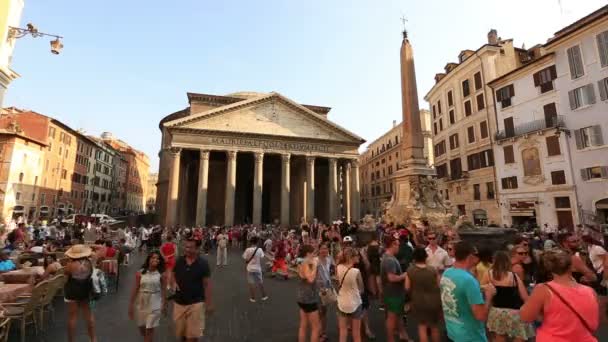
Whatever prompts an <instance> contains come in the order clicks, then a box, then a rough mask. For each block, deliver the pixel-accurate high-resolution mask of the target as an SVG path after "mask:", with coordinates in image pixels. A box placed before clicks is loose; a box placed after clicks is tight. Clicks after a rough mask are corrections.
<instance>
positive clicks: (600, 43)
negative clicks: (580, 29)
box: [596, 31, 608, 68]
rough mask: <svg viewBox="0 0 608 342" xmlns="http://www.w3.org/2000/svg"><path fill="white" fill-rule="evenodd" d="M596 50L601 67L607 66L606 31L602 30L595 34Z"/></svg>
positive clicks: (607, 39) (607, 41) (607, 36)
mask: <svg viewBox="0 0 608 342" xmlns="http://www.w3.org/2000/svg"><path fill="white" fill-rule="evenodd" d="M596 39H597V50H598V52H599V54H600V64H601V65H602V68H603V67H607V66H608V31H604V32H602V33H600V34H598V35H597V36H596Z"/></svg>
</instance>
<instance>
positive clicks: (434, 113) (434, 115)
mask: <svg viewBox="0 0 608 342" xmlns="http://www.w3.org/2000/svg"><path fill="white" fill-rule="evenodd" d="M432 112H433V119H435V118H436V117H437V108H436V107H435V105H433V109H432Z"/></svg>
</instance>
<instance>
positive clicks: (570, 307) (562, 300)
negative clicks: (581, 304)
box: [545, 283, 594, 335]
mask: <svg viewBox="0 0 608 342" xmlns="http://www.w3.org/2000/svg"><path fill="white" fill-rule="evenodd" d="M545 286H547V288H548V289H549V291H551V293H553V294H555V295H556V296H557V298H559V300H561V302H562V303H564V304H565V305H566V306H567V307H568V309H570V311H572V313H574V314H575V315H576V317H578V319H579V321H581V323H582V324H583V326H584V327H585V328H586V329H587V331H588V332H589V333H590V334H591V335H593V334H594V331H593V329H591V327H590V326H589V324H588V323H587V321H585V319H584V318H583V316H581V314H579V313H578V312H577V311H576V310H574V308H573V307H572V305H570V303H568V302H567V301H566V300H565V299H564V297H562V295H560V294H559V292H557V291H556V290H555V289H554V288H553V287H551V285H549V284H548V283H545Z"/></svg>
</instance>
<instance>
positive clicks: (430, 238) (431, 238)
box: [426, 237, 435, 241]
mask: <svg viewBox="0 0 608 342" xmlns="http://www.w3.org/2000/svg"><path fill="white" fill-rule="evenodd" d="M426 239H427V240H429V241H431V240H435V238H434V237H429V238H426Z"/></svg>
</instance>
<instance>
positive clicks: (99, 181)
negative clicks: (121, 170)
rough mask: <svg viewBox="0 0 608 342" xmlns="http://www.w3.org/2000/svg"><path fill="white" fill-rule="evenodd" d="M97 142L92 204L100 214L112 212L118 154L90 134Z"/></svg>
mask: <svg viewBox="0 0 608 342" xmlns="http://www.w3.org/2000/svg"><path fill="white" fill-rule="evenodd" d="M88 138H89V139H91V140H92V141H94V142H95V144H96V146H95V150H94V152H93V153H94V156H95V158H94V159H95V161H94V164H92V166H93V170H94V171H93V172H94V176H93V179H92V180H93V187H92V191H93V192H92V206H93V212H94V213H99V214H110V212H111V205H110V203H111V201H112V187H113V185H112V184H113V181H114V179H113V177H114V164H113V160H114V158H115V157H116V155H117V154H118V153H117V151H116V150H114V149H113V148H112V147H111V146H109V145H107V144H105V143H104V141H103V140H101V139H100V138H97V137H94V136H88Z"/></svg>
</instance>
